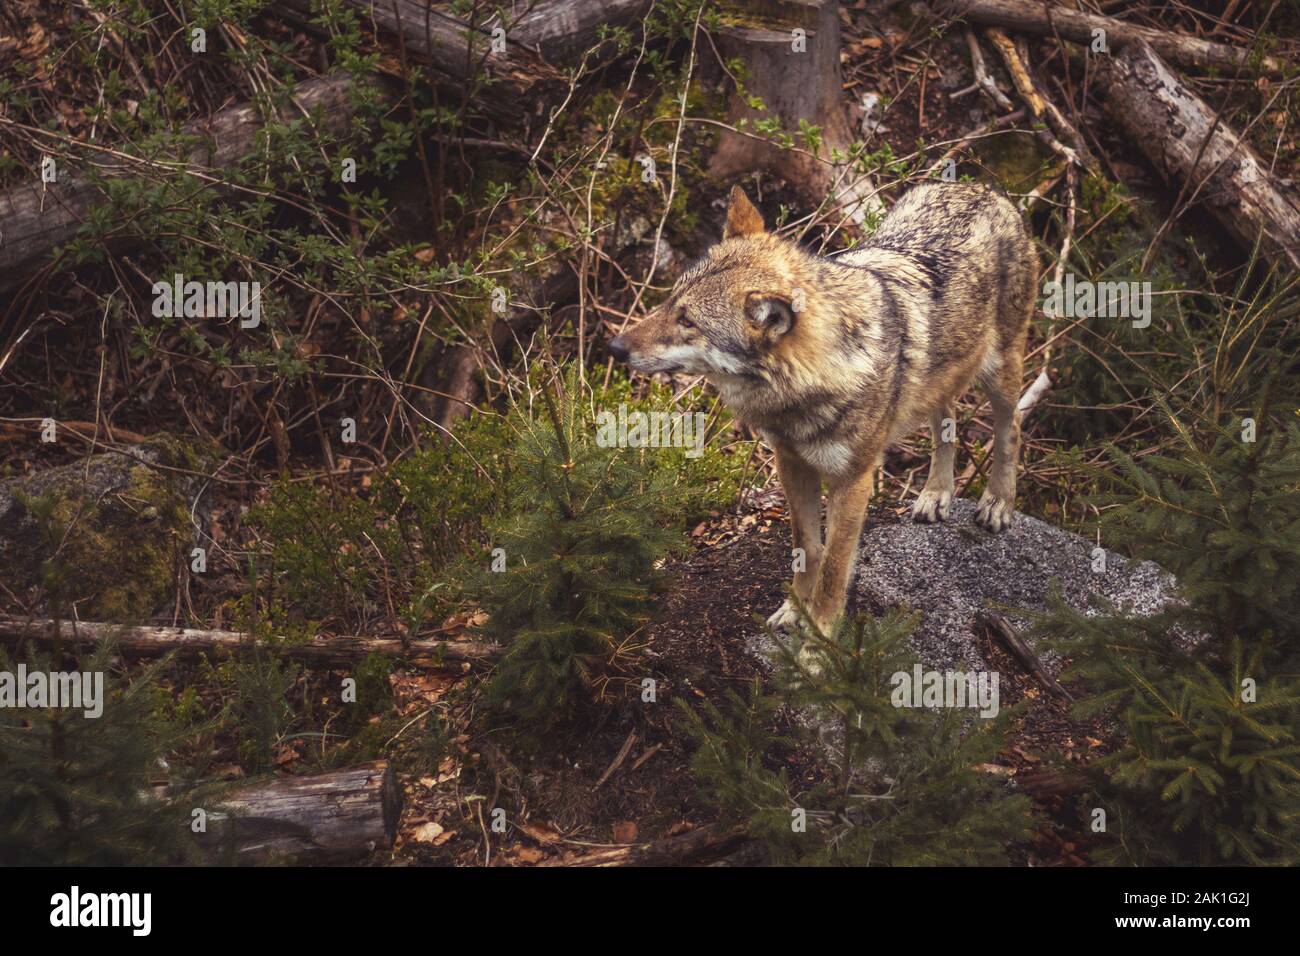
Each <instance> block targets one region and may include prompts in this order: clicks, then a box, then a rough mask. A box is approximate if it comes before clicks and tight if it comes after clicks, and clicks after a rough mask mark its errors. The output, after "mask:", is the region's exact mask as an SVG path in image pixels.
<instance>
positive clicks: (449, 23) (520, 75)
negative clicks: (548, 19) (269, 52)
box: [275, 0, 560, 126]
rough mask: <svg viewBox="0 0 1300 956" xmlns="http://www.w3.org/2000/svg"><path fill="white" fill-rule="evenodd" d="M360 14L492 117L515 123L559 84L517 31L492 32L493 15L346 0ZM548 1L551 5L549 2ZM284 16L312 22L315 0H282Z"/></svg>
mask: <svg viewBox="0 0 1300 956" xmlns="http://www.w3.org/2000/svg"><path fill="white" fill-rule="evenodd" d="M343 2H344V3H345V4H346V5H347V6H350V7H354V8H356V9H357V11H358V13H359V15H360V18H361V19H362V20H363V21H365V22H369V23H373V24H374V25H375V26H376V27H377V28H378V29H379V30H381V31H383V32H384V33H388V34H391V35H392V36H394V37H396V38H397V40H398V41H399V42H400V43H401V44H402V46H403V47H404V48H405V49H406V52H407V53H409V54H411V55H412V56H415V57H419V58H421V61H427V62H428V63H429V64H431V65H432V66H433V68H434V69H435V70H437V71H438V73H439V74H440V75H441V76H442V77H443V78H444V79H445V80H447V81H449V82H450V83H451V84H452V85H454V86H456V87H457V88H460V89H464V90H467V91H468V92H469V93H471V94H472V96H473V99H474V101H475V105H476V106H477V107H478V108H479V109H480V110H482V111H483V112H485V113H486V114H487V115H488V116H490V117H491V118H492V119H494V120H496V121H498V122H501V123H505V124H507V125H511V126H513V125H517V123H518V121H519V120H520V119H521V118H522V116H523V115H524V112H525V107H529V106H534V105H537V106H540V105H542V104H543V103H544V101H545V98H546V93H547V90H548V88H549V89H550V90H552V91H554V90H557V89H558V88H559V80H560V75H559V73H558V72H557V71H556V70H555V69H554V68H553V67H551V66H550V65H549V64H548V63H547V62H546V61H545V60H543V59H542V58H541V56H539V55H538V54H537V53H535V52H533V51H532V50H530V49H528V48H527V47H526V46H525V45H524V44H522V43H520V42H518V40H516V39H515V37H514V35H513V31H511V32H510V33H508V34H506V33H504V28H503V31H502V32H503V34H504V35H499V36H494V35H493V29H494V25H493V23H492V22H491V21H485V22H484V23H481V24H477V25H474V26H471V25H470V24H469V23H467V22H465V21H464V20H461V19H459V18H458V17H455V16H452V15H450V14H448V13H443V12H442V11H439V10H435V9H433V8H432V7H430V6H429V4H428V3H427V2H423V0H343ZM547 6H548V7H549V6H550V5H547ZM275 12H277V13H278V14H279V15H280V16H284V17H286V19H290V20H292V21H293V22H294V23H296V24H300V25H302V26H304V27H309V26H310V25H311V21H312V20H313V19H314V18H315V14H314V13H313V12H312V0H283V2H282V3H281V4H280V5H279V6H278V7H277V8H276V11H275Z"/></svg>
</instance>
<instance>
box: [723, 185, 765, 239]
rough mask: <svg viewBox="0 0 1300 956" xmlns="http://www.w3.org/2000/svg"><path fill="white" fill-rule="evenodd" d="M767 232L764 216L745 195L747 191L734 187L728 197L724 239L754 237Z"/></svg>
mask: <svg viewBox="0 0 1300 956" xmlns="http://www.w3.org/2000/svg"><path fill="white" fill-rule="evenodd" d="M766 231H767V227H766V226H764V225H763V214H762V213H761V212H759V211H758V210H757V209H755V208H754V204H753V203H752V202H750V201H749V197H748V196H746V195H745V190H743V189H741V188H740V187H739V186H732V187H731V195H730V196H728V197H727V224H726V226H724V227H723V230H722V238H723V239H730V238H732V237H733V236H752V235H756V234H757V233H760V232H766Z"/></svg>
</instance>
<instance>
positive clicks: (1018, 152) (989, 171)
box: [975, 130, 1056, 193]
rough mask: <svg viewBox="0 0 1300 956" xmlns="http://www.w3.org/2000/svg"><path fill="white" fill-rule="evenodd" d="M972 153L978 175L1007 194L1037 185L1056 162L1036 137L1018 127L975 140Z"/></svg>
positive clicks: (1047, 174) (1026, 190)
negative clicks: (977, 167)
mask: <svg viewBox="0 0 1300 956" xmlns="http://www.w3.org/2000/svg"><path fill="white" fill-rule="evenodd" d="M975 152H976V155H977V156H978V157H979V163H980V167H981V170H980V173H981V178H982V179H988V180H991V181H993V182H995V183H996V184H997V185H999V186H1001V187H1002V188H1003V189H1005V190H1006V191H1007V192H1011V193H1027V192H1029V191H1030V190H1032V189H1033V188H1034V187H1036V186H1038V185H1039V184H1040V183H1041V182H1042V181H1043V180H1044V179H1046V178H1047V177H1048V176H1049V175H1050V173H1051V170H1052V166H1053V165H1054V163H1055V161H1056V157H1055V155H1054V154H1053V153H1052V152H1051V151H1050V150H1048V148H1047V147H1046V146H1044V145H1043V144H1042V143H1040V142H1039V141H1038V139H1037V137H1035V136H1034V135H1033V134H1032V133H1026V132H1023V131H1021V130H1014V131H1011V132H1007V133H1004V134H1002V135H1000V136H989V137H986V138H985V139H982V140H980V141H979V143H978V145H977V146H976V147H975Z"/></svg>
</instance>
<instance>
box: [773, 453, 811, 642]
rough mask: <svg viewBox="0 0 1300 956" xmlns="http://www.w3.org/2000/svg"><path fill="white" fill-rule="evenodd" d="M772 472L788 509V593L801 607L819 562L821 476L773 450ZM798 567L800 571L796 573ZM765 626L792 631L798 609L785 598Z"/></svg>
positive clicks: (808, 592) (806, 464)
mask: <svg viewBox="0 0 1300 956" xmlns="http://www.w3.org/2000/svg"><path fill="white" fill-rule="evenodd" d="M776 472H777V475H778V476H779V477H780V479H781V488H782V489H783V490H784V491H785V500H786V503H787V504H788V505H789V506H790V542H791V548H792V549H800V550H801V551H802V554H799V553H795V552H794V551H793V550H792V552H791V564H792V566H793V567H794V568H796V570H795V572H794V584H793V585H792V587H791V590H792V591H793V592H794V593H795V594H796V595H797V596H798V598H799V600H800V601H803V602H804V604H805V605H807V604H808V602H809V601H810V600H811V599H812V592H813V585H814V584H816V582H817V575H818V573H819V572H820V570H821V563H822V483H821V476H820V475H819V474H818V473H817V471H816V470H815V469H814V468H813V467H812V466H811V465H809V464H808V463H807V462H805V461H804V460H803V459H801V458H799V457H797V456H796V455H793V454H791V453H790V452H787V451H782V450H781V449H779V448H778V449H776ZM799 568H802V570H798V569H799ZM767 623H768V625H769V626H771V627H772V628H774V629H777V630H793V629H794V627H795V625H796V624H798V623H799V610H798V608H796V607H795V603H794V601H793V600H791V599H787V600H786V602H785V603H784V604H782V605H781V606H780V607H779V608H778V609H777V610H776V612H775V613H774V614H773V615H772V616H771V617H769V618H768V619H767Z"/></svg>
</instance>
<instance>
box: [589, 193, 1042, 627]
mask: <svg viewBox="0 0 1300 956" xmlns="http://www.w3.org/2000/svg"><path fill="white" fill-rule="evenodd" d="M1037 279H1038V256H1037V253H1036V251H1035V249H1034V245H1033V242H1032V240H1031V239H1030V237H1029V235H1028V233H1027V231H1026V229H1025V226H1024V223H1023V221H1022V219H1021V216H1020V213H1019V212H1018V211H1017V209H1016V207H1015V206H1014V205H1013V204H1012V203H1011V202H1010V200H1008V199H1007V198H1006V197H1005V196H1002V195H1000V194H999V193H996V192H994V191H993V190H991V189H988V188H986V187H983V186H979V185H973V184H966V183H930V184H925V185H922V186H918V187H915V188H913V189H912V190H911V191H909V192H908V193H906V194H905V195H904V196H903V197H902V198H901V199H900V200H899V201H898V202H897V203H896V204H895V205H894V207H893V208H892V209H891V210H890V211H889V213H888V215H887V216H886V217H885V219H884V221H883V222H882V223H881V224H880V227H879V228H878V229H877V230H876V232H875V233H874V234H873V235H872V236H871V238H870V239H869V240H867V241H866V242H865V243H864V244H863V245H861V246H858V247H856V248H854V249H851V250H849V251H847V252H844V253H841V254H838V255H834V256H830V257H823V256H817V255H813V254H811V253H809V252H808V251H806V250H804V249H803V248H801V247H800V246H799V245H797V244H796V243H795V242H793V241H791V240H788V239H786V238H783V237H781V236H779V235H776V234H775V233H772V232H768V231H767V229H766V227H765V225H764V223H763V217H762V215H761V214H760V213H759V211H758V210H757V209H756V208H755V207H754V205H753V204H752V203H751V202H750V201H749V198H748V197H747V196H746V195H745V193H744V191H743V190H742V189H741V188H740V187H738V186H737V187H733V189H732V190H731V194H730V197H729V200H728V206H727V214H726V223H725V226H724V229H723V236H722V240H721V241H720V242H718V243H717V244H716V245H714V246H713V247H712V248H711V249H710V250H709V251H708V252H707V253H706V254H705V255H704V257H703V258H702V259H701V260H700V261H698V262H696V263H695V264H694V265H692V266H691V267H689V268H688V269H687V270H686V271H685V272H684V273H683V274H682V275H681V277H680V278H679V279H678V280H677V282H676V283H675V285H674V286H673V289H672V292H671V293H670V294H669V296H668V297H667V299H666V300H665V301H664V302H663V303H662V304H661V305H659V306H658V307H657V308H655V309H654V310H652V311H651V312H650V313H649V314H648V315H647V316H646V317H645V318H644V319H642V320H641V321H640V322H639V323H638V324H636V325H635V326H633V327H632V328H631V329H629V330H628V331H626V332H624V333H623V334H621V335H618V336H617V337H615V338H614V339H613V340H612V341H611V342H610V343H609V345H608V348H609V351H610V353H611V354H612V355H613V356H614V358H615V359H617V360H618V361H622V362H626V363H627V364H628V366H629V367H630V368H631V369H632V370H633V371H636V372H640V373H645V374H650V373H656V372H680V373H686V374H693V375H702V376H704V377H705V378H706V379H707V380H708V381H709V382H710V383H711V384H713V386H714V387H715V388H716V389H717V391H718V394H719V396H720V397H721V399H722V401H723V402H724V403H725V404H726V405H727V406H728V407H729V408H730V409H731V410H732V412H733V413H734V414H735V415H736V416H737V418H738V419H739V420H740V421H742V422H744V423H746V424H748V425H749V426H750V427H751V428H753V429H754V430H755V431H756V432H758V433H759V434H760V435H761V436H762V437H763V439H764V440H765V441H766V442H767V444H768V445H770V446H771V448H772V450H773V452H774V454H775V460H776V469H777V474H778V476H779V478H780V480H781V484H782V486H783V487H784V490H785V496H786V500H787V502H788V503H789V510H790V523H791V540H792V542H793V545H794V548H795V549H799V550H797V551H795V554H796V555H797V554H799V553H800V551H801V552H802V558H803V560H802V561H795V562H793V564H794V567H795V568H796V570H795V572H794V581H793V584H792V586H791V592H792V597H791V598H789V599H787V600H786V602H785V603H784V604H783V605H782V606H781V607H780V608H779V609H777V611H776V612H775V613H773V614H772V616H771V617H770V618H769V619H768V623H769V624H770V625H771V626H772V627H774V628H778V629H782V630H792V629H794V628H796V627H797V626H798V625H799V623H800V614H799V610H798V604H799V603H802V604H803V605H804V607H805V608H806V609H807V614H808V617H809V618H810V619H811V622H812V624H814V625H815V626H816V627H817V628H819V629H820V630H821V631H822V632H823V633H825V634H829V633H831V629H832V628H833V627H834V626H835V623H836V621H837V620H838V618H839V617H840V616H841V615H842V613H843V610H844V604H845V595H846V592H847V589H848V585H849V582H850V580H851V577H852V574H853V570H854V565H855V563H856V559H857V553H858V539H859V536H860V535H861V533H862V526H863V522H864V521H865V519H866V512H867V505H868V503H869V501H870V498H871V494H872V487H873V481H874V478H875V473H876V470H877V468H878V467H879V465H880V461H881V457H882V456H883V454H884V451H885V448H886V447H887V446H888V445H889V443H890V442H891V441H893V440H895V439H897V438H899V437H900V436H902V435H904V434H907V433H908V432H910V431H912V430H914V429H915V428H917V427H918V426H919V425H921V424H924V423H928V424H929V426H930V432H931V435H932V437H933V444H934V452H933V455H932V456H931V459H930V473H929V476H928V477H927V479H926V482H925V486H924V487H923V488H922V489H921V492H920V494H919V495H918V496H917V498H916V501H915V503H914V504H913V506H912V517H913V518H914V520H917V521H922V522H937V521H944V520H946V519H947V518H948V516H949V513H950V509H951V505H952V498H953V493H954V490H955V486H954V480H953V461H954V458H955V456H956V441H955V434H954V433H955V416H956V409H955V404H956V402H957V399H958V398H960V397H961V396H962V394H964V393H965V392H966V390H967V389H968V388H969V387H970V385H971V384H972V382H976V383H978V384H979V386H980V387H981V389H982V390H983V392H984V393H985V394H986V395H987V397H988V400H989V402H990V404H991V406H992V410H993V431H994V443H993V458H992V464H991V467H990V472H989V478H988V485H987V488H986V490H985V492H984V495H983V497H982V498H981V499H980V502H979V507H978V510H977V514H976V519H975V520H976V521H977V523H978V524H980V525H982V526H983V527H984V528H986V529H988V530H989V531H990V532H995V533H996V532H1000V531H1003V530H1004V529H1005V528H1007V527H1008V526H1009V525H1010V523H1011V520H1012V517H1013V515H1014V513H1015V499H1016V469H1017V458H1018V454H1019V445H1020V422H1019V416H1018V412H1017V404H1018V401H1019V396H1020V381H1021V373H1022V366H1023V363H1024V352H1025V339H1026V332H1027V329H1028V327H1029V321H1030V318H1031V316H1032V314H1033V309H1034V290H1035V287H1036V284H1037ZM946 425H947V427H945V426H946ZM823 483H824V484H825V485H826V490H827V509H826V535H825V541H824V542H823V538H822V508H821V504H822V492H821V488H822V484H823ZM799 568H802V570H799ZM796 597H797V598H798V602H796V601H795V600H794V598H796Z"/></svg>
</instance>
